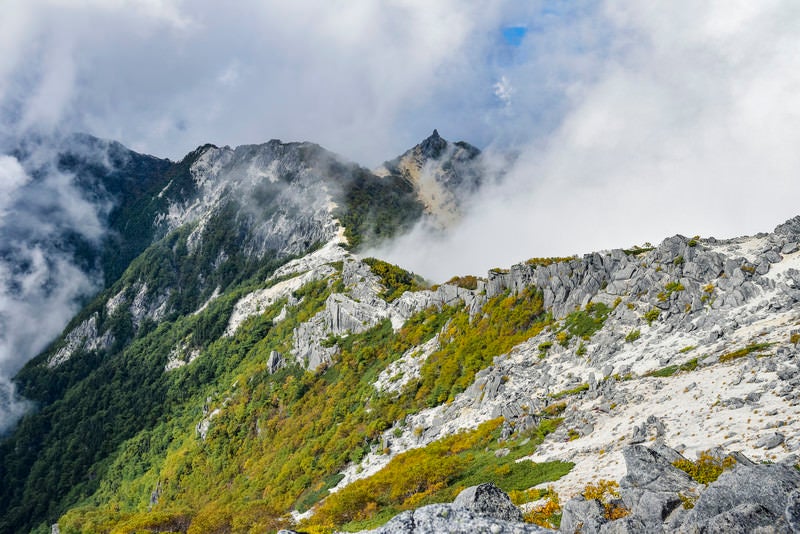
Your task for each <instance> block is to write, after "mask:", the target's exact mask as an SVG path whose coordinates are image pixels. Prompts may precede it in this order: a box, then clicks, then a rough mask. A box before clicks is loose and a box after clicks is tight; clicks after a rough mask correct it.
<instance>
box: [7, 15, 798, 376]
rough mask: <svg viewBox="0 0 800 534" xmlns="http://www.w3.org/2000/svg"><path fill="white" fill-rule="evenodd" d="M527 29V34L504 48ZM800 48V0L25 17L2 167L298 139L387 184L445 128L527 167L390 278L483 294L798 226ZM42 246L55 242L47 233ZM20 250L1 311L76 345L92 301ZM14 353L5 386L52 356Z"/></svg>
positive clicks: (401, 251) (65, 207) (82, 288)
mask: <svg viewBox="0 0 800 534" xmlns="http://www.w3.org/2000/svg"><path fill="white" fill-rule="evenodd" d="M508 26H515V27H524V28H526V29H527V34H526V35H525V36H524V38H522V40H521V42H519V43H516V44H513V45H512V44H509V43H505V42H504V41H503V38H502V29H503V28H504V27H508ZM798 28H800V8H798V7H797V5H796V3H795V2H792V1H790V0H789V1H779V0H766V1H763V2H746V1H741V0H713V1H709V2H703V3H696V2H689V1H687V0H671V1H666V0H665V1H661V2H646V3H644V2H639V1H635V0H617V1H614V2H611V1H607V2H604V1H588V0H587V1H576V2H568V3H567V2H561V1H558V2H555V1H554V2H548V1H538V2H518V1H514V0H508V1H488V0H472V1H467V0H459V1H456V0H441V1H437V2H431V1H429V0H383V1H376V0H350V1H347V2H331V1H329V0H304V1H297V2H286V1H283V0H280V1H278V0H274V1H257V0H249V1H238V2H228V3H220V2H212V1H211V0H192V1H189V0H6V1H5V2H4V3H3V6H2V17H0V50H2V52H3V53H2V54H0V149H3V148H5V146H8V143H10V142H12V141H13V140H14V138H15V137H16V136H18V135H21V134H25V133H31V132H50V131H53V130H57V131H73V130H82V131H87V132H89V133H92V134H94V135H97V136H100V137H107V138H114V139H118V140H120V141H122V142H123V143H125V144H127V145H129V146H131V147H132V148H134V149H137V150H140V151H145V152H150V153H154V154H156V155H161V156H169V157H172V158H179V157H181V156H182V155H183V154H185V153H186V152H188V151H189V150H191V149H193V148H194V147H195V146H197V145H200V144H202V143H205V142H213V143H217V144H231V145H235V144H241V143H255V142H263V141H265V140H268V139H270V138H281V139H284V140H312V141H315V142H318V143H320V144H322V145H323V146H325V147H327V148H329V149H332V150H334V151H337V152H340V153H342V154H344V155H345V156H347V157H349V158H351V159H354V160H357V161H359V162H361V163H363V164H367V165H375V164H377V163H379V162H381V161H382V160H384V159H390V158H392V157H394V156H395V155H397V154H399V153H401V152H403V151H404V150H405V149H406V148H408V147H409V146H412V145H413V144H415V143H416V142H418V141H419V140H420V138H421V137H423V136H425V135H427V134H428V133H429V132H430V131H431V130H432V129H433V128H439V131H440V132H441V133H442V134H443V135H444V136H445V137H449V138H452V139H464V140H466V141H470V142H472V143H474V144H477V145H479V146H482V147H487V146H488V147H490V148H493V149H497V150H502V149H509V148H514V149H517V150H518V151H519V153H520V157H519V159H518V161H517V164H516V166H515V167H514V169H513V170H512V171H511V174H510V175H509V177H508V179H507V180H506V182H505V183H504V184H503V185H500V186H497V187H492V188H491V189H490V190H487V191H484V192H483V193H482V195H481V197H480V198H477V199H475V202H474V203H473V205H472V206H471V209H470V212H469V214H468V216H467V217H466V218H465V219H464V221H463V223H462V224H461V225H460V226H458V227H457V228H455V229H454V230H453V232H452V233H451V234H449V235H448V236H445V237H444V238H431V237H430V236H429V235H427V234H424V233H423V232H421V231H419V230H418V231H416V232H415V233H413V234H412V235H411V236H408V237H406V238H404V239H401V240H399V241H398V242H397V243H396V244H395V246H394V247H393V249H392V250H390V251H388V255H389V259H391V260H393V261H395V262H397V263H400V264H402V265H404V266H407V267H410V268H412V269H413V270H416V271H418V272H420V273H422V274H425V275H426V276H429V277H431V278H435V279H443V278H447V277H449V276H451V275H453V274H459V273H466V272H472V273H477V274H482V273H483V272H485V270H486V269H488V268H490V267H493V266H503V265H509V264H511V263H513V262H515V261H520V260H523V259H525V258H527V257H531V256H545V255H565V254H572V253H583V252H588V251H591V250H595V249H602V248H608V247H615V246H625V245H630V244H633V243H641V242H643V241H654V242H655V241H658V240H660V239H661V238H663V237H665V236H667V235H671V234H674V233H676V232H681V233H684V234H686V235H694V234H701V235H706V236H707V235H712V234H713V235H716V236H718V237H722V236H731V235H735V234H740V233H752V232H756V231H760V230H768V229H770V228H772V227H773V226H775V225H776V224H777V223H779V222H781V221H782V220H784V219H786V218H788V217H791V216H793V215H795V214H797V213H798V212H800V208H798V207H797V206H798V202H797V200H798V198H800V196H799V195H798V194H799V193H800V180H798V176H800V150H798V149H797V147H798V146H800V54H798V53H797V50H800V30H798ZM0 152H2V150H0ZM56 178H58V179H56ZM0 181H2V183H0V221H2V220H3V218H4V217H7V216H8V215H7V214H5V213H4V210H5V209H7V208H4V207H3V206H6V205H10V204H8V202H7V201H6V200H7V199H12V198H14V197H15V195H17V194H18V191H20V188H21V187H25V184H26V183H27V181H28V178H27V177H26V176H25V175H24V174H20V168H19V165H18V164H16V165H15V162H14V161H12V160H11V159H10V158H3V159H0ZM52 183H53V184H54V185H58V186H59V187H60V188H61V189H60V191H61V193H60V194H59V196H60V197H61V198H63V199H65V202H62V203H60V204H59V205H60V212H61V213H62V214H63V216H64V217H66V218H67V219H68V220H69V221H71V222H70V224H75V225H76V227H78V228H79V229H80V231H81V232H82V233H83V234H84V235H87V236H91V235H95V234H94V233H93V232H95V233H96V231H98V230H97V229H96V228H95V229H93V227H92V224H91V223H92V217H91V214H93V213H95V212H98V213H99V210H100V208H98V207H87V206H85V205H83V204H81V201H80V199H79V198H78V199H76V200H75V204H74V205H73V206H72V208H74V209H72V208H71V207H70V206H71V204H70V202H67V200H68V199H70V198H75V197H71V196H70V183H69V180H68V179H66V178H64V177H58V176H56V177H54V181H53V182H52ZM87 211H88V213H89V214H90V217H89V220H86V221H81V220H80V214H81V213H86V212H87ZM84 223H85V224H84ZM29 226H30V228H31V229H33V230H35V232H37V233H36V236H37V239H44V240H46V233H47V231H48V221H31V223H30V225H29ZM6 228H8V226H2V227H0V239H5V241H6V242H9V241H10V239H9V238H8V236H9V234H8V232H7V230H6ZM17 228H19V225H18V224H17ZM33 230H32V231H33ZM42 235H45V237H42ZM17 250H19V251H23V252H25V253H26V254H27V253H29V255H30V258H31V259H30V261H29V262H28V265H29V266H30V267H31V270H30V272H29V273H28V274H30V277H27V275H26V276H23V278H25V279H26V280H30V281H31V285H29V286H26V287H28V289H29V290H30V292H29V293H24V292H23V293H18V294H17V295H16V296H14V295H11V294H10V293H9V292H8V291H6V293H4V295H5V296H4V297H3V298H4V299H5V300H0V312H2V311H3V310H8V309H9V306H12V305H13V306H18V307H16V308H14V309H15V310H17V311H15V312H14V313H19V317H20V318H25V320H27V321H28V322H29V323H31V324H34V323H35V321H37V320H39V317H42V316H43V314H44V313H45V312H47V313H48V314H49V315H48V316H47V317H48V320H49V318H51V317H52V318H55V319H56V320H55V322H53V323H47V324H49V325H51V328H52V329H53V330H54V331H57V330H58V326H57V323H58V321H61V323H60V324H63V322H65V321H66V320H67V319H68V317H69V315H70V314H71V313H72V308H70V305H71V304H70V303H71V302H74V297H75V296H76V295H80V294H85V292H87V291H91V284H90V283H89V282H88V280H83V279H81V278H79V277H78V278H75V280H77V281H79V282H80V284H78V285H76V286H74V287H65V288H64V290H65V292H63V293H59V292H52V291H51V290H52V288H47V284H46V283H44V282H42V280H44V279H45V278H42V279H39V278H36V276H34V275H35V273H36V269H35V268H34V267H35V266H36V265H38V264H37V263H36V262H35V261H34V260H35V257H36V256H35V255H36V249H35V247H34V248H31V247H27V248H26V247H24V246H23V244H20V245H19V247H18V248H17ZM45 259H48V258H45ZM49 260H51V261H50V263H47V268H48V269H50V272H51V273H52V275H53V276H56V277H61V276H68V275H67V274H66V273H68V272H69V269H70V268H71V266H70V265H62V264H60V263H58V262H57V261H54V260H53V259H49ZM64 269H67V270H66V271H64ZM26 272H27V271H26ZM0 274H2V273H0ZM23 274H24V273H23ZM4 276H5V275H4ZM49 279H53V278H52V277H51V278H49ZM37 280H39V281H38V282H37ZM15 284H16V282H15ZM37 284H39V285H37ZM12 285H13V284H12ZM19 287H21V286H17V285H15V286H14V288H15V289H14V290H15V291H16V290H17V289H19ZM9 291H10V290H9ZM48 291H50V292H49V293H48ZM40 297H41V298H40ZM51 297H52V298H54V299H55V300H48V299H51ZM9 299H10V300H9ZM61 304H65V306H66V307H61ZM26 306H27V308H26ZM6 315H7V316H16V315H14V314H13V313H10V312H6ZM20 321H22V319H20ZM15 324H16V323H15ZM20 324H23V323H20ZM52 325H56V326H52ZM6 328H8V327H6ZM14 328H16V327H14ZM6 331H7V332H8V331H9V330H6ZM20 332H23V333H24V331H23V330H20ZM53 335H55V334H53ZM20 339H24V336H23V338H20ZM37 343H40V342H38V341H37ZM12 345H13V346H12ZM12 345H8V346H7V348H3V349H2V350H8V351H11V350H14V351H19V352H15V353H14V357H13V364H8V365H4V366H0V367H3V368H4V369H3V370H4V371H5V372H6V373H10V372H13V369H12V367H16V366H18V365H19V364H20V363H19V362H21V361H24V360H25V359H26V358H30V357H32V356H33V355H34V354H33V352H35V351H38V350H39V349H40V347H41V345H40V344H34V345H30V346H22V345H20V344H18V343H16V342H13V344H12ZM1 359H2V358H0V360H1ZM8 361H11V359H8ZM1 374H2V373H0V375H1Z"/></svg>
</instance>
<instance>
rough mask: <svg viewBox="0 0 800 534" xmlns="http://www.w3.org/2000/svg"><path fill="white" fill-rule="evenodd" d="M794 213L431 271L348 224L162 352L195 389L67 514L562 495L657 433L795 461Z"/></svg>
mask: <svg viewBox="0 0 800 534" xmlns="http://www.w3.org/2000/svg"><path fill="white" fill-rule="evenodd" d="M798 228H800V221H798V220H793V221H790V222H788V223H787V224H785V225H782V226H780V227H779V228H778V229H777V230H776V232H775V233H773V234H769V235H759V236H756V237H753V238H740V239H736V240H731V241H717V240H713V239H708V240H702V239H697V238H693V239H687V238H684V237H681V236H676V237H674V238H670V239H667V240H666V241H664V243H662V244H661V245H660V246H658V247H656V248H654V249H641V248H634V249H631V250H628V251H623V250H616V251H611V252H608V253H596V254H590V255H587V256H584V257H583V258H560V259H534V260H531V261H529V262H528V263H526V264H521V265H517V266H514V267H512V268H511V269H510V270H509V271H492V272H490V273H489V275H488V276H487V277H486V278H485V279H474V278H470V277H466V278H460V279H454V280H453V282H452V283H449V284H444V285H442V286H439V287H436V288H431V289H417V290H414V286H415V285H416V284H417V283H418V282H415V280H414V278H413V276H411V275H409V274H408V273H404V272H403V271H402V270H399V269H397V268H394V267H391V266H388V265H386V264H383V263H382V262H380V261H378V260H371V259H366V260H361V259H359V258H358V257H356V256H353V255H352V254H351V253H348V252H346V251H345V250H343V249H342V248H341V247H339V246H338V245H337V244H336V242H335V241H334V242H332V243H330V244H329V245H327V246H325V247H323V248H322V249H320V250H319V251H317V252H315V253H313V254H311V255H309V256H307V257H305V258H302V259H298V260H295V261H293V262H290V263H289V264H287V265H286V266H284V267H282V268H281V269H279V270H278V271H276V272H275V274H274V275H273V276H272V277H270V278H268V279H267V280H266V281H265V282H263V283H262V284H261V285H260V288H258V289H255V290H254V291H251V292H247V291H246V290H243V291H242V292H240V293H238V296H236V297H234V298H232V299H231V300H230V302H229V304H228V306H229V308H228V310H226V311H225V312H223V313H222V314H221V316H220V318H219V319H220V320H226V321H227V322H226V323H225V327H224V330H225V332H224V333H223V335H222V336H221V337H219V338H217V339H216V340H215V341H211V342H210V344H209V345H207V346H206V347H203V346H198V345H197V344H193V335H194V334H193V333H191V334H189V333H188V332H189V331H190V330H191V328H190V329H188V330H179V331H178V332H175V333H174V334H170V335H168V336H163V335H162V338H163V337H168V338H169V339H170V340H171V344H170V343H168V344H166V345H162V348H161V349H159V351H157V352H158V353H159V354H160V359H159V360H158V365H162V366H163V367H162V369H165V370H164V371H162V372H163V374H164V375H165V376H166V377H167V378H166V379H167V380H170V381H171V380H175V381H176V384H180V391H181V392H182V393H184V394H185V393H189V395H188V396H184V397H182V400H184V401H188V402H186V403H185V404H183V405H182V406H181V405H179V404H177V403H176V404H172V411H169V410H165V411H168V412H169V414H170V415H169V416H167V417H165V418H163V419H161V420H160V422H158V423H157V424H156V425H154V429H153V430H150V431H148V432H146V433H143V434H140V435H139V436H137V437H136V438H134V439H132V440H130V441H128V442H126V443H125V444H123V446H122V448H121V450H120V452H119V454H118V456H117V457H116V459H115V461H114V464H113V465H112V466H111V468H110V469H109V470H108V472H107V473H106V475H105V477H104V480H103V481H102V482H101V484H100V488H99V491H98V492H97V493H95V495H94V496H93V497H91V498H90V499H88V500H87V501H85V503H84V504H83V505H82V506H81V507H78V508H75V509H73V510H72V511H70V512H69V513H68V514H67V515H66V516H64V517H63V518H62V519H61V520H60V524H61V525H62V527H63V528H64V531H72V530H76V531H107V530H108V531H110V530H113V529H115V528H119V529H122V531H126V529H129V530H135V529H136V528H154V529H159V528H162V529H163V528H173V529H176V530H184V529H187V530H188V531H190V532H210V531H224V530H226V529H233V530H234V531H250V530H251V529H256V530H258V529H269V528H273V529H274V528H277V527H279V526H281V525H285V524H286V523H285V522H286V521H287V520H286V518H285V515H284V514H285V513H286V512H288V511H289V510H295V512H296V513H295V518H296V519H298V520H301V521H304V522H305V525H306V526H305V528H312V529H314V528H321V529H322V530H325V529H326V528H327V529H329V528H331V527H334V526H340V525H343V524H346V525H349V526H350V527H357V526H359V525H366V524H375V523H374V521H381V520H385V519H387V518H388V517H390V516H391V515H392V514H393V513H397V512H398V511H401V510H404V509H409V508H415V507H417V506H419V505H423V504H426V503H430V502H441V501H448V500H451V499H452V498H453V497H454V496H455V494H456V493H458V490H459V489H460V488H463V487H465V486H467V485H470V484H473V483H479V482H483V481H485V480H486V479H494V481H495V482H496V483H497V484H498V485H500V486H501V487H502V488H503V489H505V490H506V491H510V492H512V495H513V496H514V498H515V500H517V502H524V501H526V500H532V499H536V498H537V497H540V496H542V495H545V496H546V495H551V496H552V495H554V494H560V495H561V497H562V500H564V498H566V497H569V496H571V495H573V494H575V493H577V492H579V491H581V489H582V488H583V487H584V486H585V485H586V484H587V483H588V482H590V481H592V480H595V479H597V478H606V477H608V478H617V477H618V476H619V475H620V474H621V471H622V455H621V451H622V446H623V445H625V444H628V443H631V442H632V443H639V442H642V441H647V440H648V439H656V438H659V439H660V440H665V439H666V440H668V441H670V442H671V443H673V444H679V443H676V442H680V443H684V444H685V445H683V446H681V447H680V448H681V449H682V450H683V451H684V453H685V454H689V453H692V452H696V451H702V450H704V449H707V448H710V447H712V446H716V445H720V444H724V445H726V446H729V447H730V446H735V447H736V448H737V449H740V450H742V451H744V452H745V453H746V454H747V455H748V456H751V457H753V458H754V459H768V460H772V461H774V460H781V459H783V458H784V457H785V456H786V455H787V454H788V453H789V452H790V451H792V450H795V449H796V448H797V447H798V443H800V442H798V439H800V433H798V432H797V430H798V429H797V428H795V424H794V423H793V422H792V421H794V419H795V418H793V417H792V414H795V413H796V411H797V406H796V405H797V402H796V400H795V399H794V394H793V390H794V388H793V384H794V382H793V381H794V380H796V378H797V373H796V371H797V369H796V362H795V361H794V360H795V354H796V352H795V343H796V342H797V338H796V329H797V324H798V321H799V320H800V317H799V316H798V309H797V302H798V301H797V300H796V298H797V297H798V294H797V293H796V290H795V289H794V284H795V280H794V277H796V276H797V272H800V271H796V266H795V263H799V262H800V259H799V258H800V249H798V241H800V233H799V232H798ZM403 290H409V291H405V292H403ZM234 302H235V303H234ZM205 313H206V312H202V313H201V314H200V316H201V317H202V316H204V314H205ZM221 330H222V327H220V328H219V330H218V331H221ZM179 332H180V333H179ZM187 353H190V354H194V359H193V361H191V363H188V364H186V365H181V364H180V363H177V364H176V363H172V364H171V363H170V362H171V361H172V360H171V358H174V357H175V355H180V354H187ZM756 356H759V357H756ZM181 361H182V360H181ZM223 366H224V371H221V368H222V367H223ZM306 370H307V371H306ZM215 373H216V374H215ZM198 374H201V375H202V376H203V379H201V380H198V378H197V377H198ZM220 376H224V379H222V380H219V379H218V378H219V377H220ZM189 377H191V378H189ZM194 388H198V389H194ZM192 391H196V393H195V394H194V395H191V393H190V392H192ZM653 396H655V397H656V402H650V401H648V398H652V397H653ZM162 410H164V407H163V406H162ZM778 426H780V427H781V429H780V437H779V438H773V434H774V433H775V430H772V429H774V428H777V427H778ZM775 442H777V443H778V445H777V447H780V448H776V447H775V446H773V443H775ZM537 446H538V448H537ZM765 447H766V448H765ZM526 460H528V461H526ZM530 460H533V462H530ZM790 461H791V460H790ZM573 465H574V467H573ZM567 472H569V473H568V474H566V476H562V475H565V473H567ZM559 477H561V478H560V480H558V481H557V482H552V480H553V479H558V478H559ZM538 484H544V485H547V486H550V488H551V489H547V490H545V489H542V490H541V491H537V490H533V491H524V490H527V489H528V488H530V487H533V486H536V485H538ZM329 493H330V494H329ZM326 495H329V496H328V497H327V498H326V499H325V500H324V501H323V502H322V503H320V504H318V506H317V507H316V508H311V509H310V511H309V512H307V513H305V514H300V513H298V512H302V511H304V510H306V509H308V507H309V506H310V505H312V504H314V503H318V502H319V500H320V499H322V498H324V497H325V496H326ZM533 506H535V504H534V505H533ZM532 517H535V514H533V515H532ZM365 521H366V522H365Z"/></svg>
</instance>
